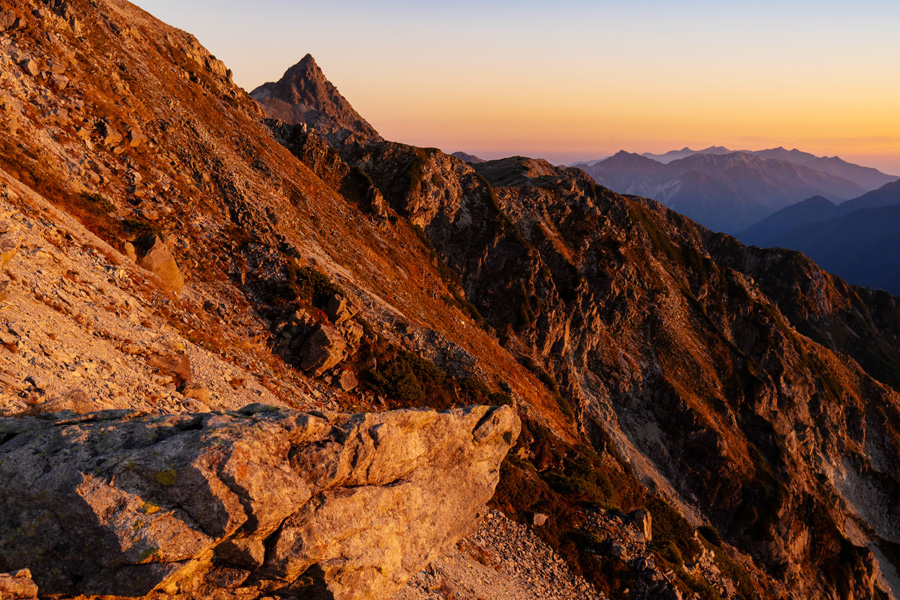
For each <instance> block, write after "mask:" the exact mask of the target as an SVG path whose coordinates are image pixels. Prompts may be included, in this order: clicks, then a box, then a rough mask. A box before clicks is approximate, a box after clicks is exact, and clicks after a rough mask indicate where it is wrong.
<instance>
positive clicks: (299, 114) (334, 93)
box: [250, 54, 382, 144]
mask: <svg viewBox="0 0 900 600" xmlns="http://www.w3.org/2000/svg"><path fill="white" fill-rule="evenodd" d="M250 96H251V97H253V99H254V100H256V102H257V103H258V104H259V105H260V107H262V109H263V110H264V111H265V112H266V114H268V115H269V116H271V117H273V118H277V119H280V120H282V121H284V122H286V123H290V124H291V125H297V124H300V123H304V124H306V125H307V126H310V127H315V128H316V130H317V131H319V132H321V133H322V134H323V136H324V137H325V138H326V139H328V141H329V142H331V143H332V144H343V143H348V142H351V141H353V140H358V141H365V142H378V141H382V138H381V136H380V135H379V134H378V132H377V131H376V130H375V128H374V127H372V126H371V125H370V124H369V123H368V122H367V121H366V120H365V119H364V118H363V117H362V116H361V115H360V114H359V113H358V112H356V110H355V109H354V108H353V106H352V105H351V104H350V102H349V101H347V99H346V98H344V96H342V95H341V93H340V92H339V91H338V89H337V87H335V86H334V84H332V83H331V82H330V81H329V80H328V78H327V77H325V73H324V72H323V71H322V69H321V68H320V67H319V65H318V64H317V63H316V60H315V58H313V56H312V54H306V55H305V56H304V57H303V58H302V59H300V62H298V63H296V64H295V65H293V66H292V67H290V68H289V69H288V70H287V71H285V72H284V75H282V76H281V79H279V80H278V81H276V82H268V83H264V84H262V85H261V86H259V87H258V88H256V89H255V90H253V91H252V92H250Z"/></svg>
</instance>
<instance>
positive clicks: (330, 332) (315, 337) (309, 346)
mask: <svg viewBox="0 0 900 600" xmlns="http://www.w3.org/2000/svg"><path fill="white" fill-rule="evenodd" d="M346 347H347V342H346V341H345V340H344V338H343V337H341V334H340V333H338V332H337V330H335V329H334V328H333V327H329V326H327V325H322V324H319V325H316V327H315V329H313V330H312V332H310V334H309V335H308V336H307V338H306V340H304V342H303V345H302V346H301V347H300V356H299V358H300V368H301V369H303V370H304V371H306V372H307V373H311V374H312V375H314V376H316V377H318V376H319V375H321V374H322V373H324V372H325V371H327V370H328V369H330V368H331V367H333V366H335V365H336V364H338V363H339V362H341V361H342V360H343V359H344V349H345V348H346Z"/></svg>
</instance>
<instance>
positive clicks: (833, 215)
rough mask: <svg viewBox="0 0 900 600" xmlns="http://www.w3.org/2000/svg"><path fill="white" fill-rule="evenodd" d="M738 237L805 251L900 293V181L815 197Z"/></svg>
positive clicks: (850, 277) (854, 278)
mask: <svg viewBox="0 0 900 600" xmlns="http://www.w3.org/2000/svg"><path fill="white" fill-rule="evenodd" d="M737 237H738V238H739V239H740V240H741V241H743V242H745V243H747V244H753V245H755V246H760V247H780V248H790V249H792V250H799V251H801V252H803V253H804V254H806V255H807V256H809V257H810V258H812V259H813V260H815V261H816V262H817V263H819V264H820V265H821V266H822V267H824V268H825V269H827V270H828V271H830V272H832V273H834V274H836V275H839V276H841V277H843V278H844V279H846V280H847V281H850V282H852V283H856V284H858V285H865V286H867V287H872V288H879V289H884V290H887V291H889V292H891V293H892V294H898V295H900V243H898V240H900V181H895V182H893V183H889V184H887V185H885V186H883V187H881V188H879V189H877V190H874V191H871V192H869V193H867V194H864V195H862V196H860V197H859V198H855V199H853V200H848V201H846V202H842V203H841V204H834V203H833V202H831V201H829V200H827V199H825V198H822V197H820V196H817V197H814V198H809V199H807V200H804V201H802V202H798V203H797V204H793V205H791V206H788V207H786V208H784V209H782V210H780V211H778V212H777V213H775V214H773V215H771V216H769V217H767V218H766V219H763V220H762V221H760V222H759V223H757V224H756V225H753V226H752V227H750V228H748V229H746V230H745V231H742V232H740V233H739V234H737Z"/></svg>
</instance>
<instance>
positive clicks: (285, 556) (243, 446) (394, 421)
mask: <svg viewBox="0 0 900 600" xmlns="http://www.w3.org/2000/svg"><path fill="white" fill-rule="evenodd" d="M518 433H519V421H518V418H517V417H516V416H515V413H514V412H513V411H512V410H511V409H510V408H509V407H500V408H491V407H483V406H479V407H470V408H462V409H453V410H450V411H446V412H435V411H431V410H408V411H393V412H386V413H372V414H357V415H345V414H321V413H313V414H307V413H301V412H297V411H292V410H283V409H275V408H272V407H265V406H261V405H253V406H251V407H247V408H245V409H243V410H242V411H240V412H234V413H210V414H191V415H171V416H158V417H142V416H135V415H133V414H131V413H128V412H127V411H104V412H100V413H93V414H90V415H86V416H81V417H76V416H74V415H73V413H59V414H56V415H43V416H42V417H38V418H19V419H0V481H2V482H3V486H0V572H13V571H17V570H19V569H25V568H28V569H30V570H31V574H32V575H33V578H34V581H35V583H37V584H38V586H39V587H40V591H41V594H42V595H46V594H62V595H75V594H86V595H109V596H119V597H122V596H125V597H135V596H144V595H147V594H149V593H150V592H153V591H158V592H161V593H163V594H166V595H172V596H176V597H185V598H187V597H212V596H219V595H221V594H222V593H224V592H225V591H226V590H231V592H230V595H229V596H228V597H231V596H232V595H235V594H236V596H235V597H237V596H240V597H241V598H254V597H258V596H260V595H266V594H271V593H273V592H278V593H279V594H285V593H286V594H288V595H299V596H300V597H305V596H310V597H312V596H316V597H325V598H332V597H333V598H357V597H372V598H378V597H385V596H387V595H389V594H390V593H392V592H393V591H394V590H396V589H397V588H399V587H400V586H401V585H402V584H403V583H404V582H405V581H406V580H407V579H408V578H409V577H411V576H412V575H413V574H415V573H416V572H417V571H418V570H420V569H421V568H423V567H424V566H425V565H426V564H428V563H429V562H430V561H431V560H433V559H434V558H436V557H437V556H438V555H440V554H441V553H442V552H444V551H445V550H447V549H448V548H449V547H450V546H451V545H452V544H454V543H455V542H456V541H458V540H459V539H460V538H462V537H463V536H465V535H467V534H468V533H469V532H471V531H472V530H473V527H474V525H475V524H476V522H477V519H478V517H479V515H480V514H481V512H482V511H483V509H484V505H485V503H486V502H487V501H488V500H489V499H490V497H491V495H492V494H493V491H494V487H495V486H496V484H497V480H498V473H499V471H498V468H499V464H500V461H501V460H502V459H503V457H504V456H505V454H506V452H507V451H508V450H509V447H510V445H511V444H512V443H513V442H514V441H515V438H516V437H517V435H518ZM323 594H324V595H323Z"/></svg>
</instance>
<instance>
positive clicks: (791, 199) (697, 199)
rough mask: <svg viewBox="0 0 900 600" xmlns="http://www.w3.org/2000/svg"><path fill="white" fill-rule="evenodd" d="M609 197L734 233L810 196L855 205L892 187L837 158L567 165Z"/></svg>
mask: <svg viewBox="0 0 900 600" xmlns="http://www.w3.org/2000/svg"><path fill="white" fill-rule="evenodd" d="M573 166H575V167H578V168H580V169H583V170H584V171H586V172H587V173H588V174H589V175H591V177H593V178H594V179H595V180H596V181H597V182H598V183H600V184H601V185H604V186H606V187H608V188H610V189H612V190H613V191H616V192H619V193H623V194H633V195H639V196H645V197H649V198H653V199H654V200H658V201H659V202H662V203H663V204H665V205H666V206H668V207H669V208H671V209H673V210H675V211H678V212H680V213H682V214H684V215H686V216H688V217H690V218H692V219H694V220H695V221H697V222H698V223H700V224H702V225H705V226H706V227H709V228H711V229H714V230H718V231H724V232H726V233H736V232H738V231H742V230H744V229H746V228H748V227H749V226H750V225H752V224H754V223H756V222H758V221H760V220H761V219H764V218H766V217H767V216H769V215H771V214H773V213H775V212H777V211H779V210H781V209H782V208H786V207H788V206H790V205H792V204H795V203H797V202H799V201H801V200H804V199H806V198H810V197H812V196H823V197H825V198H828V199H830V200H832V201H838V202H840V201H843V200H848V199H850V198H856V197H859V196H860V195H862V194H864V193H865V192H867V191H870V190H874V189H877V188H878V187H880V186H883V185H885V184H886V183H889V182H891V181H894V180H896V179H897V177H895V176H892V175H887V174H885V173H882V172H881V171H878V170H877V169H872V168H869V167H863V166H860V165H856V164H853V163H849V162H846V161H844V160H842V159H840V158H838V157H836V156H835V157H819V156H815V155H814V154H810V153H808V152H802V151H800V150H796V149H794V150H786V149H784V148H772V149H768V150H760V151H737V152H735V151H731V150H729V149H727V148H725V147H722V146H712V147H709V148H706V149H704V150H691V149H690V148H683V149H681V150H673V151H670V152H666V153H665V154H650V153H645V154H632V153H628V152H624V151H622V152H618V153H617V154H615V155H613V156H611V157H609V158H606V159H603V160H599V161H589V162H584V163H578V164H575V165H573Z"/></svg>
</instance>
